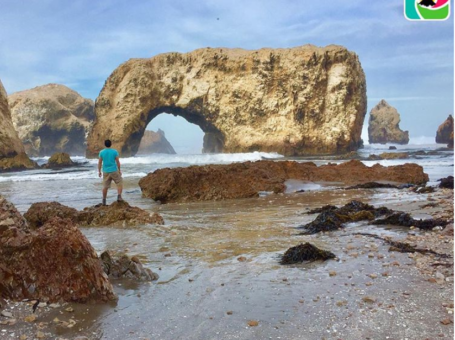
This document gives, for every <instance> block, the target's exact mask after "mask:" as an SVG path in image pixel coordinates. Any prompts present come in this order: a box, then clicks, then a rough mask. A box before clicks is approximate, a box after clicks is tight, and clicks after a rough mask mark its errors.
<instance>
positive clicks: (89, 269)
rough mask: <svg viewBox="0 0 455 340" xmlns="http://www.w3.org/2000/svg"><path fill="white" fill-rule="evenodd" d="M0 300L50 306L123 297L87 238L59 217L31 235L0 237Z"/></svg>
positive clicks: (16, 230) (11, 233) (8, 233)
mask: <svg viewBox="0 0 455 340" xmlns="http://www.w3.org/2000/svg"><path fill="white" fill-rule="evenodd" d="M0 295H1V297H3V298H7V299H12V300H22V299H40V300H43V301H49V302H57V301H72V302H106V301H109V300H115V299H116V298H117V297H116V295H115V293H114V291H113V288H112V285H111V284H110V282H109V280H108V277H107V275H106V274H105V273H104V271H103V269H102V267H101V264H100V262H99V259H98V256H97V255H96V252H95V250H94V249H93V247H92V246H91V245H90V243H89V241H88V240H87V238H86V237H85V236H84V235H83V234H82V233H81V232H80V230H79V229H78V228H77V226H76V225H75V224H74V223H73V222H72V221H70V220H68V219H61V218H59V217H54V218H52V219H50V220H49V221H47V222H46V223H45V224H44V225H43V226H41V228H39V229H35V230H33V231H31V232H27V231H25V230H21V229H19V228H17V227H14V226H12V227H9V228H8V229H7V230H6V231H4V232H3V233H1V234H0Z"/></svg>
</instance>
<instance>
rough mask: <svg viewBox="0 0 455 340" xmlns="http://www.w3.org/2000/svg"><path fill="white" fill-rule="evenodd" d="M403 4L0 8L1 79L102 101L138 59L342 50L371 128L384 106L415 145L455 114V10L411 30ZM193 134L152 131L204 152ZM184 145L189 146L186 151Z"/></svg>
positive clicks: (233, 0)
mask: <svg viewBox="0 0 455 340" xmlns="http://www.w3.org/2000/svg"><path fill="white" fill-rule="evenodd" d="M403 3H404V1H403V0H395V1H379V0H376V1H368V0H360V1H352V0H319V1H309V0H275V1H272V0H251V1H249V0H243V1H239V0H203V1H201V0H192V1H178V0H176V1H169V0H147V1H146V0H134V1H125V0H123V1H121V0H96V1H93V0H90V1H89V0H72V1H69V0H27V1H17V0H0V8H1V10H0V23H1V24H0V79H1V80H2V82H3V85H4V86H5V89H6V91H7V92H8V93H9V94H11V93H13V92H16V91H21V90H26V89H30V88H33V87H35V86H39V85H44V84H48V83H59V84H63V85H66V86H68V87H70V88H72V89H73V90H75V91H77V92H79V93H80V94H81V95H82V96H83V97H86V98H91V99H93V100H95V99H96V97H97V96H98V94H99V92H100V91H101V89H102V86H103V85H104V82H105V80H106V79H107V78H108V77H109V75H110V74H111V73H112V72H113V71H114V70H115V69H116V68H117V67H118V66H119V65H120V64H121V63H123V62H125V61H127V60H128V59H130V58H150V57H153V56H155V55H157V54H160V53H165V52H183V53H184V52H190V51H192V50H195V49H197V48H202V47H225V48H229V47H231V48H234V47H238V48H244V49H259V48H262V47H271V48H289V47H295V46H301V45H305V44H314V45H317V46H326V45H330V44H338V45H343V46H345V47H347V48H348V49H349V50H351V51H354V52H355V53H357V54H358V56H359V59H360V62H361V64H362V67H363V69H364V71H365V74H366V80H367V97H368V109H367V116H366V117H365V125H366V124H367V122H368V117H369V115H368V113H369V112H370V110H371V109H372V108H373V107H374V106H375V105H376V104H377V103H378V102H379V101H380V100H381V99H385V100H386V101H387V102H389V104H391V105H393V106H395V107H396V108H397V110H398V112H399V113H400V115H401V123H400V127H401V128H402V129H403V130H409V132H410V137H411V141H412V140H413V139H418V138H421V137H422V136H426V137H431V138H434V136H435V135H436V130H437V128H438V126H439V125H440V124H441V123H442V122H443V121H444V120H445V119H446V118H447V116H448V115H449V114H452V115H453V111H454V22H453V6H452V10H451V11H452V13H451V16H450V18H449V19H448V20H446V21H438V22H423V21H420V22H415V21H414V22H411V21H408V20H406V19H405V17H404V15H403ZM451 5H453V3H452V4H451ZM186 124H189V123H186V121H184V119H183V118H180V119H178V118H175V117H173V116H171V115H166V114H163V115H160V116H158V117H157V118H155V119H154V120H153V121H152V122H151V123H150V126H149V127H148V129H154V130H156V129H157V128H158V127H160V128H161V129H162V130H164V131H165V133H166V137H167V138H168V139H169V140H170V142H171V144H173V140H174V139H175V140H176V141H177V142H178V143H180V144H182V146H185V147H186V148H187V149H191V148H193V149H199V148H200V146H201V145H202V131H201V130H200V129H199V127H196V126H194V127H192V128H188V125H186ZM156 125H159V126H156ZM364 135H365V134H363V136H364ZM182 136H185V137H186V138H188V141H185V142H184V143H182ZM179 141H180V142H179ZM174 143H175V142H174ZM174 148H175V149H176V150H177V151H178V149H179V148H180V145H179V146H175V145H174Z"/></svg>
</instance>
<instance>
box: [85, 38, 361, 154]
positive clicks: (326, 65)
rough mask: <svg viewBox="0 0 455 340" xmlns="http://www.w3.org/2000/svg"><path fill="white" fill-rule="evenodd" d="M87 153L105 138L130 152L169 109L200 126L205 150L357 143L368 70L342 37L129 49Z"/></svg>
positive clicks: (101, 104) (307, 150)
mask: <svg viewBox="0 0 455 340" xmlns="http://www.w3.org/2000/svg"><path fill="white" fill-rule="evenodd" d="M95 112H96V120H95V123H94V126H93V129H92V130H91V132H90V134H89V137H88V140H87V156H88V157H96V156H97V155H98V153H99V151H100V150H101V149H102V148H103V144H102V142H103V140H104V139H106V138H109V139H111V140H112V142H113V147H115V148H116V149H117V150H119V151H120V153H121V155H122V156H124V157H125V156H132V155H134V154H136V152H137V149H138V147H139V143H140V140H141V138H142V136H143V134H144V130H145V128H146V126H147V124H148V123H149V122H150V121H151V120H152V119H153V118H154V117H156V116H157V115H159V114H161V113H163V112H166V113H170V114H173V115H176V116H177V115H178V116H182V117H183V118H185V119H186V120H187V121H188V122H190V123H193V124H196V125H198V126H199V127H200V128H201V129H202V130H203V131H204V133H205V136H204V152H251V151H274V152H278V153H280V154H283V155H304V154H315V153H325V154H329V153H343V152H347V151H351V150H356V149H357V148H358V147H359V145H360V144H361V138H360V135H361V130H362V124H363V120H364V117H365V113H366V83H365V75H364V72H363V70H362V67H361V65H360V62H359V60H358V57H357V55H356V54H355V53H353V52H350V51H348V50H347V49H346V48H344V47H341V46H335V45H330V46H327V47H324V48H319V47H316V46H312V45H306V46H301V47H296V48H289V49H268V48H264V49H260V50H256V51H247V50H242V49H225V48H204V49H199V50H195V51H193V52H190V53H186V54H180V53H166V54H161V55H158V56H155V57H153V58H151V59H130V60H129V61H127V62H126V63H124V64H122V65H120V66H119V67H118V68H117V69H116V70H115V71H114V72H113V73H112V74H111V75H110V77H109V78H108V79H107V81H106V83H105V85H104V87H103V89H102V91H101V93H100V95H99V97H98V98H97V100H96V104H95Z"/></svg>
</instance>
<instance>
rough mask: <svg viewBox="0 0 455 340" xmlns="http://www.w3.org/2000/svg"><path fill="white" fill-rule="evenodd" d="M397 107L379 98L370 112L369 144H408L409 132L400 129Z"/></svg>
mask: <svg viewBox="0 0 455 340" xmlns="http://www.w3.org/2000/svg"><path fill="white" fill-rule="evenodd" d="M399 124H400V114H399V113H398V111H397V109H395V108H394V107H393V106H391V105H389V104H388V103H387V102H386V101H385V100H384V99H383V100H381V101H380V102H379V103H378V105H376V106H375V107H374V108H373V109H372V110H371V112H370V120H369V122H368V140H369V142H370V144H375V143H378V144H386V143H395V144H408V143H409V132H408V131H402V130H401V129H400V126H399Z"/></svg>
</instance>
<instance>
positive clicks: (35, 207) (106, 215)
mask: <svg viewBox="0 0 455 340" xmlns="http://www.w3.org/2000/svg"><path fill="white" fill-rule="evenodd" d="M24 217H25V218H26V220H27V221H28V223H29V225H30V227H33V228H39V227H41V226H42V225H44V224H45V223H46V222H47V221H48V220H50V219H51V218H54V217H60V218H66V219H70V220H71V221H72V222H73V223H75V224H78V225H81V226H84V227H99V226H125V227H129V226H135V225H139V224H164V220H163V218H162V217H161V216H160V215H159V214H157V213H154V214H150V213H149V212H147V211H145V210H142V209H140V208H138V207H132V206H130V205H129V204H128V203H127V202H114V203H112V204H110V205H106V206H103V205H101V204H99V205H96V206H93V207H87V208H85V209H84V210H82V211H78V210H76V209H74V208H70V207H67V206H65V205H63V204H60V203H58V202H39V203H33V204H32V205H31V206H30V208H29V209H28V211H27V212H26V213H25V214H24Z"/></svg>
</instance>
